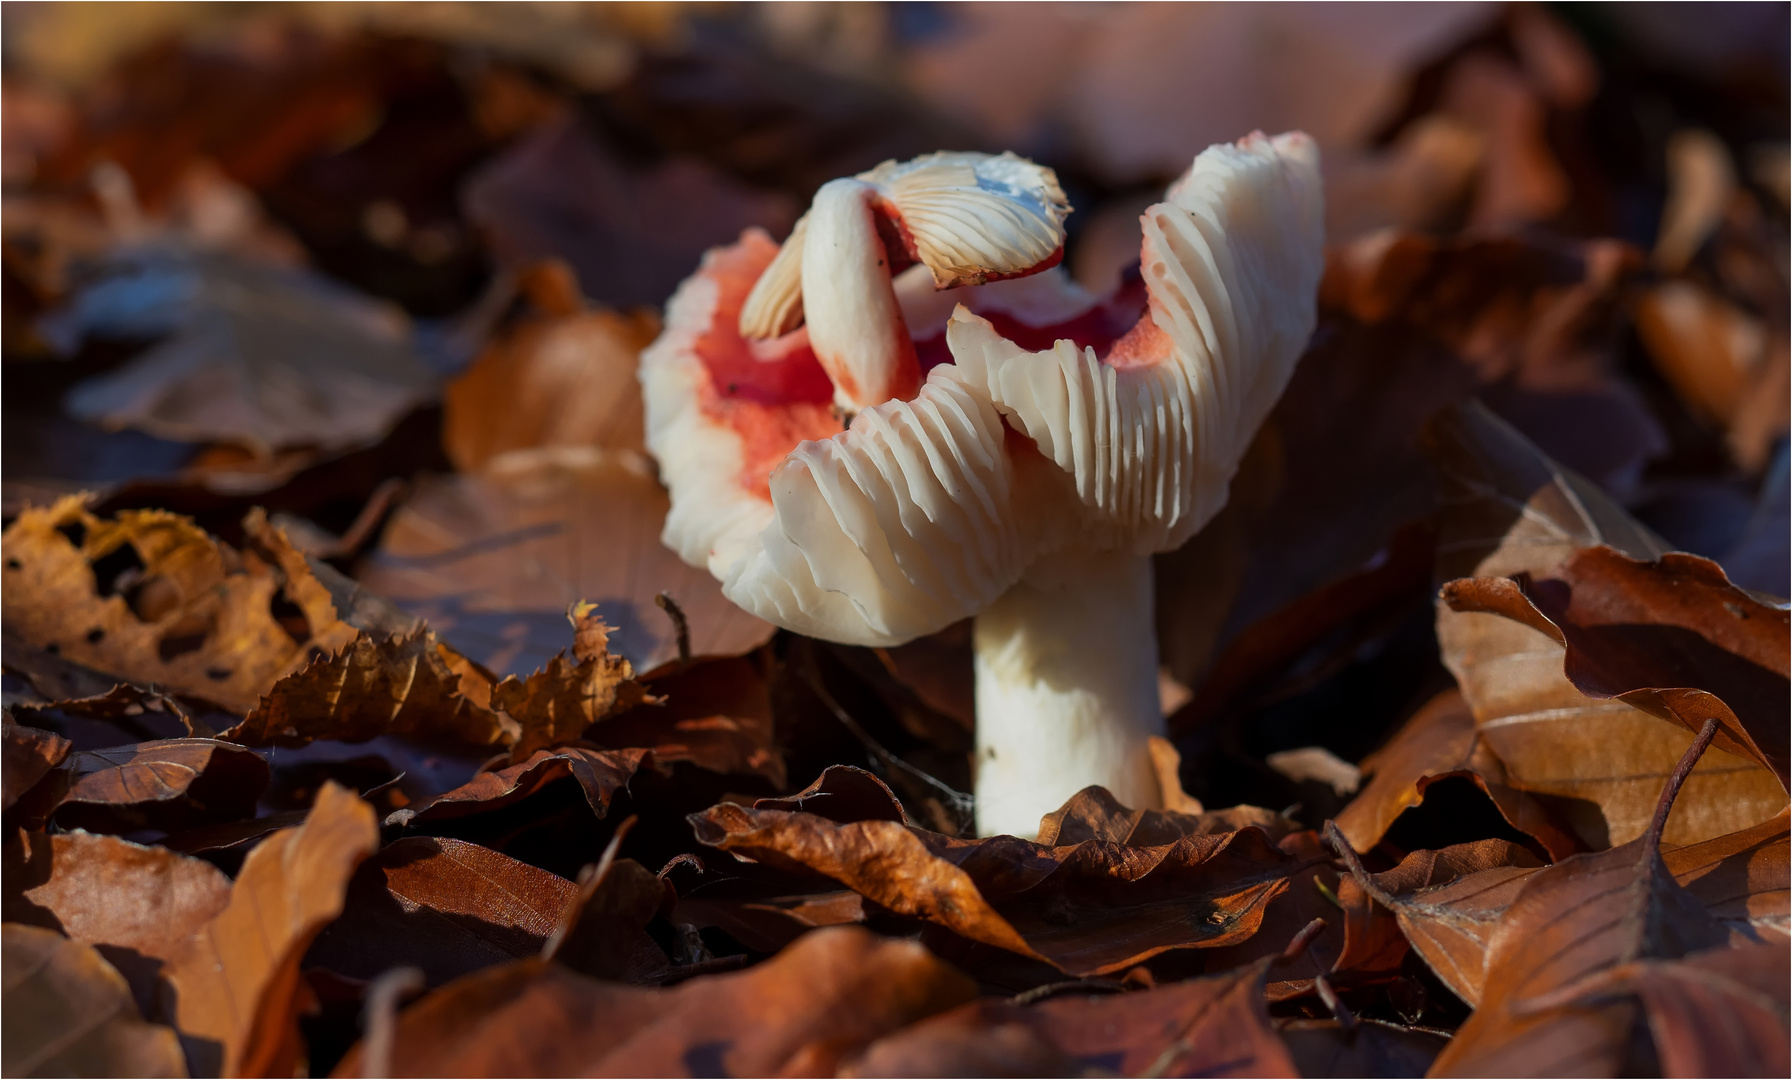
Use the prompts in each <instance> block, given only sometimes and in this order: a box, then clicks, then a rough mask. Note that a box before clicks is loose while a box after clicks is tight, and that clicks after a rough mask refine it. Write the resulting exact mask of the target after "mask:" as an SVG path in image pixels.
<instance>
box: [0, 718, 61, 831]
mask: <svg viewBox="0 0 1792 1080" xmlns="http://www.w3.org/2000/svg"><path fill="white" fill-rule="evenodd" d="M4 718H5V720H4V729H3V731H0V740H4V742H3V744H0V753H3V754H4V758H0V762H3V764H4V769H5V772H4V776H3V777H0V797H3V798H4V808H5V809H7V810H11V809H12V805H13V803H16V802H18V801H19V797H20V796H21V795H24V794H25V793H26V792H27V791H30V790H31V789H32V788H33V787H35V786H36V785H37V782H38V781H39V780H42V779H43V778H44V777H46V776H48V775H49V774H50V771H51V770H52V769H54V768H56V766H58V765H60V764H62V760H63V759H64V758H66V757H68V751H69V741H68V740H67V739H65V738H63V737H62V736H60V735H57V734H55V733H54V732H49V731H44V730H41V729H39V728H34V727H26V726H25V725H24V724H17V723H14V722H13V718H12V710H11V709H8V710H6V712H5V714H4Z"/></svg>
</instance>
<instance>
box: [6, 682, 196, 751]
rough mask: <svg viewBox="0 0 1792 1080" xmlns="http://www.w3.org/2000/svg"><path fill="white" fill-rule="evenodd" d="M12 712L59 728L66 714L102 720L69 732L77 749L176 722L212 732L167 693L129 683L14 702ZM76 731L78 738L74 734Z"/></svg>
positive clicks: (186, 730)
mask: <svg viewBox="0 0 1792 1080" xmlns="http://www.w3.org/2000/svg"><path fill="white" fill-rule="evenodd" d="M12 713H13V717H14V719H17V720H19V721H21V722H23V723H26V724H29V725H31V726H32V727H42V728H52V729H62V730H68V727H69V725H68V719H69V718H79V719H81V720H98V721H102V722H103V724H102V725H101V726H96V727H88V726H86V725H83V728H84V730H82V731H80V732H78V733H77V732H72V731H71V732H70V736H71V741H72V742H74V743H75V747H76V749H78V750H104V749H107V748H108V747H111V746H116V745H118V744H119V742H120V741H121V738H122V737H123V736H126V735H131V734H138V735H141V734H146V733H149V732H151V731H153V730H156V729H158V728H168V727H172V726H175V725H178V726H179V728H181V729H182V733H183V734H186V735H201V736H204V735H210V734H211V732H210V730H209V729H207V728H206V727H205V726H204V725H203V724H200V723H197V722H195V721H194V719H193V718H192V716H190V715H188V713H187V710H186V709H184V708H182V707H181V704H180V702H178V701H176V700H175V699H173V698H171V697H169V696H167V695H166V694H158V693H156V692H155V691H153V690H145V689H143V688H142V687H140V686H132V685H130V684H129V683H118V684H116V685H114V686H113V687H112V688H111V689H109V690H107V691H106V692H105V693H103V694H94V695H90V696H87V697H79V698H74V699H67V700H55V701H46V702H42V703H40V704H31V705H24V704H19V705H14V706H13V707H12ZM150 714H159V717H156V718H152V717H151V716H150ZM160 717H166V718H167V719H168V720H169V721H171V722H172V723H171V724H163V723H160V722H158V721H159V718H160ZM102 731H110V732H111V733H112V736H111V738H110V740H109V741H107V742H105V743H104V744H103V745H95V744H94V743H93V740H94V739H95V738H98V737H101V735H100V733H101V732H102ZM77 734H78V735H79V737H78V738H77V737H75V736H76V735H77Z"/></svg>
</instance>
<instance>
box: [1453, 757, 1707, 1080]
mask: <svg viewBox="0 0 1792 1080" xmlns="http://www.w3.org/2000/svg"><path fill="white" fill-rule="evenodd" d="M1715 730H1716V725H1715V723H1710V724H1707V725H1706V727H1705V729H1704V731H1703V732H1701V734H1700V735H1699V736H1698V738H1697V741H1695V742H1694V743H1693V745H1692V747H1691V748H1690V749H1689V750H1688V751H1687V752H1686V754H1685V755H1684V756H1683V757H1682V759H1681V762H1680V764H1679V766H1678V767H1677V768H1676V769H1675V771H1674V773H1673V774H1672V775H1671V776H1670V777H1669V778H1668V781H1667V783H1666V784H1665V785H1664V786H1663V789H1662V792H1661V795H1660V797H1659V800H1658V803H1657V810H1656V815H1655V819H1654V820H1653V821H1652V822H1651V823H1650V826H1649V828H1648V830H1647V831H1646V832H1645V833H1644V834H1643V835H1642V836H1641V837H1639V838H1638V839H1636V840H1632V841H1630V842H1629V843H1627V844H1622V845H1620V846H1618V847H1614V848H1611V849H1610V850H1607V851H1601V852H1596V853H1593V854H1582V855H1572V856H1569V857H1568V858H1566V859H1564V860H1562V861H1561V862H1558V863H1555V864H1553V865H1550V866H1546V867H1544V868H1542V869H1540V870H1538V871H1536V872H1535V873H1533V874H1532V875H1530V877H1529V879H1528V880H1527V881H1526V882H1525V883H1524V885H1523V887H1522V888H1520V889H1519V891H1518V895H1517V897H1516V898H1514V899H1513V901H1512V904H1511V906H1510V907H1508V908H1507V909H1506V911H1505V913H1504V914H1502V915H1501V916H1500V919H1499V924H1498V926H1497V927H1496V928H1495V929H1494V931H1493V933H1492V934H1491V935H1490V936H1489V937H1488V938H1487V953H1486V960H1485V966H1484V978H1483V984H1482V992H1481V1001H1480V1004H1479V1007H1478V1008H1477V1009H1476V1010H1475V1012H1474V1013H1473V1014H1471V1015H1470V1016H1469V1018H1468V1020H1467V1022H1465V1023H1464V1024H1463V1026H1462V1028H1461V1029H1460V1030H1459V1031H1458V1032H1457V1034H1456V1037H1455V1038H1454V1039H1452V1040H1451V1042H1450V1045H1449V1046H1448V1047H1446V1048H1445V1049H1444V1052H1443V1054H1442V1055H1440V1056H1439V1057H1438V1060H1437V1064H1436V1066H1435V1068H1434V1070H1433V1071H1434V1073H1435V1074H1436V1075H1438V1076H1463V1075H1474V1076H1485V1075H1490V1074H1497V1075H1508V1076H1519V1075H1523V1076H1564V1075H1571V1074H1583V1075H1584V1074H1586V1073H1599V1072H1616V1071H1617V1070H1618V1069H1619V1068H1620V1067H1622V1065H1623V1061H1624V1054H1625V1051H1626V1048H1627V1046H1628V1043H1629V1035H1630V1027H1631V1024H1632V1022H1633V1020H1634V1016H1635V1011H1634V1007H1632V1006H1630V1005H1628V1004H1627V1003H1623V1002H1618V1003H1611V1004H1605V1005H1600V1006H1598V1007H1593V1008H1588V1007H1582V1006H1579V1005H1577V1004H1575V1003H1574V1001H1575V996H1576V995H1575V991H1576V988H1577V987H1580V986H1585V985H1587V984H1588V983H1589V981H1591V980H1597V979H1599V978H1600V977H1601V976H1604V975H1606V973H1608V972H1609V971H1610V970H1611V969H1613V968H1615V967H1617V966H1619V965H1621V964H1627V963H1630V962H1633V961H1637V960H1657V959H1659V960H1671V959H1677V958H1679V957H1681V956H1685V955H1686V954H1688V953H1691V952H1697V951H1699V950H1700V949H1704V948H1707V947H1710V946H1713V945H1718V944H1722V943H1723V941H1724V939H1725V938H1726V937H1727V934H1726V932H1725V930H1724V929H1723V928H1722V927H1721V926H1719V925H1718V923H1717V920H1715V919H1713V918H1712V917H1711V916H1710V915H1709V914H1708V913H1707V912H1706V911H1705V909H1704V907H1703V906H1701V905H1700V904H1699V902H1698V900H1697V899H1695V898H1694V897H1693V896H1692V895H1691V894H1690V893H1688V892H1687V891H1686V890H1685V889H1683V888H1682V887H1681V886H1680V885H1679V884H1678V883H1677V882H1676V881H1675V880H1674V878H1673V875H1671V874H1670V873H1669V872H1668V869H1667V866H1666V865H1665V864H1664V863H1663V861H1662V857H1661V834H1662V829H1663V826H1664V825H1665V823H1666V820H1667V817H1668V814H1669V812H1670V811H1671V810H1672V808H1673V805H1674V798H1675V796H1676V795H1677V794H1678V793H1679V789H1680V787H1681V785H1682V784H1683V783H1684V781H1685V779H1686V776H1687V774H1688V773H1690V772H1691V771H1692V766H1693V763H1694V762H1695V761H1697V760H1698V756H1699V755H1700V754H1701V753H1703V752H1704V751H1705V749H1706V747H1707V746H1708V745H1709V744H1710V741H1711V737H1712V734H1713V733H1714V732H1715ZM1564 1002H1567V1003H1566V1004H1564Z"/></svg>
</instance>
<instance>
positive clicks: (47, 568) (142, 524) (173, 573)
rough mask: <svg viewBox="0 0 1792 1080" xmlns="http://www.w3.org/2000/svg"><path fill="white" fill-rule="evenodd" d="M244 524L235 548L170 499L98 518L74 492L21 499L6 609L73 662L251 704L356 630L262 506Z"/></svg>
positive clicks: (11, 622)
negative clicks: (243, 541)
mask: <svg viewBox="0 0 1792 1080" xmlns="http://www.w3.org/2000/svg"><path fill="white" fill-rule="evenodd" d="M245 531H246V532H247V534H248V536H249V540H250V544H249V546H248V547H247V548H246V549H245V550H243V551H241V552H238V551H237V550H235V549H233V548H230V547H228V546H226V545H224V544H221V543H219V542H218V541H216V540H214V539H212V538H211V537H210V536H207V535H206V534H205V533H204V532H203V531H202V530H200V529H199V528H198V527H197V526H196V525H194V524H193V522H192V521H191V520H190V519H188V518H184V517H181V516H180V515H177V514H171V513H167V512H165V511H159V510H126V511H122V512H120V513H119V514H118V516H117V517H116V518H114V519H110V520H107V519H101V518H99V517H96V516H94V515H93V514H91V513H89V512H88V511H87V510H86V509H84V507H83V499H82V497H81V496H78V495H71V496H68V497H67V498H64V499H62V500H60V501H58V502H57V503H56V505H55V506H52V507H50V508H48V509H31V510H27V511H25V512H24V513H22V514H20V515H19V517H18V519H17V520H15V521H14V522H13V524H12V525H11V527H9V528H8V529H7V530H6V533H5V537H4V550H5V560H6V568H5V571H4V573H5V589H4V590H3V591H0V618H3V619H4V620H5V623H6V626H7V629H8V630H9V631H11V632H14V633H17V634H19V635H20V636H21V637H23V638H25V639H26V640H27V641H29V642H30V643H31V644H33V645H36V646H39V647H41V648H44V649H49V650H51V651H54V652H56V653H57V654H58V655H61V656H64V657H67V658H68V659H70V660H73V661H76V662H78V663H81V664H85V665H88V666H90V667H93V668H96V669H98V670H101V671H105V672H109V673H111V674H114V675H117V676H120V677H122V678H124V679H127V680H129V681H132V682H137V683H142V684H146V685H148V684H154V685H158V686H162V687H165V688H167V689H169V690H172V691H174V692H176V693H180V694H189V695H192V696H194V697H198V698H203V699H206V700H208V701H215V702H217V703H218V704H220V705H222V706H224V707H226V708H228V709H231V710H233V711H237V712H248V711H249V710H250V709H252V708H254V706H255V704H256V701H257V700H258V698H259V697H260V695H261V694H263V693H265V692H266V691H267V689H268V688H269V687H270V686H272V685H273V683H274V682H275V681H276V680H277V679H279V678H280V677H281V676H283V675H286V674H288V673H290V672H293V671H296V670H298V669H299V668H300V667H302V666H304V665H305V664H306V663H307V662H309V661H310V660H311V659H312V658H313V657H314V656H316V655H319V654H329V653H334V652H336V651H337V650H339V649H341V648H342V647H343V646H345V645H347V644H348V643H349V642H350V641H352V640H353V639H354V636H355V631H354V629H353V628H352V627H350V626H348V625H347V624H346V623H344V622H342V621H341V620H340V619H339V618H337V615H336V609H335V607H334V606H333V605H332V604H331V602H330V597H329V593H328V591H327V590H325V589H324V587H323V586H322V585H320V584H318V582H317V581H316V579H315V578H313V577H312V576H311V574H310V572H309V571H308V570H307V569H306V567H305V559H304V556H303V555H301V554H299V553H298V552H297V551H296V550H294V549H293V547H292V545H291V544H289V543H287V541H286V538H285V536H284V535H282V534H281V533H280V532H279V531H278V530H276V529H273V528H270V527H269V526H267V524H266V521H265V519H264V518H263V517H262V516H261V515H259V514H251V515H250V517H249V520H248V521H247V522H245ZM277 612H278V614H276V613H277Z"/></svg>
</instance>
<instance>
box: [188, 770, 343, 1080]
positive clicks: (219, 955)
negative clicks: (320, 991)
mask: <svg viewBox="0 0 1792 1080" xmlns="http://www.w3.org/2000/svg"><path fill="white" fill-rule="evenodd" d="M378 846H379V831H378V827H377V825H376V824H375V821H374V815H373V808H372V807H370V806H368V805H367V804H366V803H364V802H362V801H361V800H360V799H358V798H356V797H355V794H354V792H352V791H349V790H347V789H345V788H342V787H339V786H338V785H336V784H333V783H326V784H325V785H324V787H323V789H322V790H321V791H319V792H318V795H317V802H316V803H315V804H314V805H313V806H312V808H311V812H310V813H309V814H307V815H306V817H305V822H304V824H302V825H300V826H299V827H298V828H295V829H287V830H284V831H282V832H279V833H276V834H275V835H273V836H271V837H269V838H268V839H266V840H263V841H262V842H261V843H260V844H258V845H257V846H256V847H255V849H254V850H252V851H251V852H249V856H248V858H246V859H245V860H244V861H243V869H242V871H241V873H239V874H238V875H237V878H236V882H235V884H234V885H232V886H231V890H230V903H229V904H228V905H227V906H226V907H225V908H224V910H223V911H220V912H219V913H218V915H217V916H216V917H215V918H213V919H212V920H211V921H210V922H208V923H206V924H205V926H203V927H202V928H200V929H199V930H198V931H197V932H196V933H194V934H193V936H191V937H189V938H188V939H187V940H186V941H185V943H184V944H183V945H182V946H181V948H180V949H179V950H178V951H176V952H175V953H174V954H173V955H172V956H170V957H169V959H168V963H167V966H166V967H165V968H164V969H163V978H164V979H165V980H166V986H167V997H166V998H165V1005H164V1010H165V1012H166V1013H167V1014H168V1015H169V1016H171V1017H173V1019H174V1024H175V1027H176V1028H177V1029H178V1030H179V1031H180V1033H181V1041H182V1044H183V1045H184V1047H185V1048H186V1052H187V1058H188V1061H189V1062H190V1063H191V1064H192V1066H193V1071H194V1072H196V1073H201V1074H204V1075H210V1076H218V1075H231V1076H245V1075H282V1076H284V1075H289V1074H290V1073H291V1072H292V1070H293V1068H294V1066H295V1064H296V1063H297V1062H298V1060H299V1058H300V1056H301V1053H302V1046H303V1043H302V1042H301V1039H300V1035H299V1028H298V1018H299V1014H300V1012H301V1011H303V1010H304V1008H305V1006H306V1002H307V1000H308V994H309V991H308V990H306V989H305V986H304V984H303V983H302V982H301V981H300V978H299V962H300V960H302V959H303V958H304V955H305V951H306V949H307V948H308V947H309V946H310V945H311V942H312V939H313V938H315V937H316V936H317V934H318V932H319V931H320V930H322V929H323V928H324V927H325V926H326V925H328V924H329V922H330V921H331V920H332V919H334V918H336V916H337V915H338V914H340V913H341V911H342V904H343V897H344V895H345V893H346V891H347V888H348V884H349V880H350V878H351V877H352V876H353V875H354V871H355V867H356V866H357V865H359V863H360V862H361V860H362V859H364V858H366V857H367V856H368V855H371V854H372V853H373V851H374V849H375V848H376V847H378Z"/></svg>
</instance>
